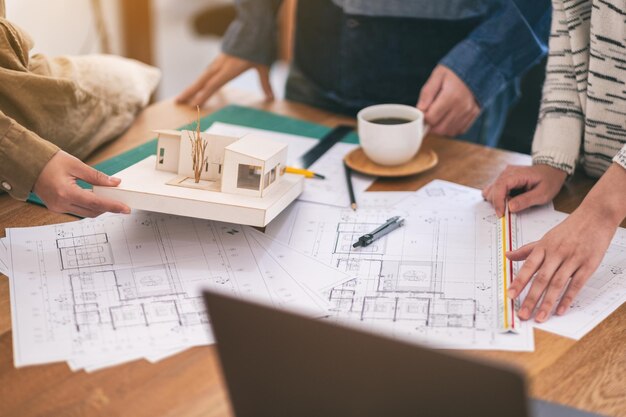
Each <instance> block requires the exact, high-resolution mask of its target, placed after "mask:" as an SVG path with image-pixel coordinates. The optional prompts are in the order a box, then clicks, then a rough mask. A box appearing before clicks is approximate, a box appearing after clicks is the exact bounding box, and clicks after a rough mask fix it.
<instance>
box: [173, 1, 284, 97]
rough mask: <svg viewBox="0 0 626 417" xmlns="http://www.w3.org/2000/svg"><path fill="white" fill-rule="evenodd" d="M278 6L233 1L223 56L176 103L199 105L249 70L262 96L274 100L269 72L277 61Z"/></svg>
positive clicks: (268, 3) (277, 4) (274, 3)
mask: <svg viewBox="0 0 626 417" xmlns="http://www.w3.org/2000/svg"><path fill="white" fill-rule="evenodd" d="M281 3H282V0H236V1H235V5H236V7H237V18H236V19H235V20H234V21H233V23H231V25H230V26H229V27H228V30H227V31H226V34H225V35H224V39H223V41H222V53H221V54H220V55H219V56H218V57H217V58H216V59H215V60H214V61H213V62H212V63H211V65H209V67H208V68H207V69H206V70H205V71H204V72H203V73H202V74H201V75H200V77H198V79H197V80H196V81H195V82H194V83H193V84H191V85H190V86H189V87H187V88H186V89H185V90H184V91H183V92H182V93H181V94H180V95H179V96H178V97H177V98H176V101H177V102H178V103H185V104H191V105H193V106H201V105H203V104H204V103H205V102H206V101H207V100H208V99H209V98H210V97H211V96H212V95H213V94H215V93H216V92H217V91H218V90H219V89H220V88H222V87H223V86H224V85H225V84H226V83H227V82H229V81H230V80H232V79H233V78H235V77H237V76H238V75H240V74H241V73H243V72H245V71H247V70H249V69H252V68H254V69H256V71H257V72H258V74H259V81H260V83H261V87H262V88H263V92H264V93H265V97H266V98H267V100H273V98H274V93H273V91H272V86H271V84H270V80H269V72H270V66H271V65H272V63H273V62H274V60H275V59H276V49H277V42H278V39H277V36H278V35H277V30H276V28H277V23H276V15H277V13H278V8H279V7H280V5H281Z"/></svg>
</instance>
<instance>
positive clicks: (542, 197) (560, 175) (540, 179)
mask: <svg viewBox="0 0 626 417" xmlns="http://www.w3.org/2000/svg"><path fill="white" fill-rule="evenodd" d="M566 178H567V173H566V172H565V171H561V170H560V169H557V168H552V167H551V166H548V165H533V166H515V165H509V166H508V167H506V169H505V170H504V171H502V173H501V174H500V175H499V176H498V178H497V179H496V180H495V181H494V182H493V184H491V185H489V186H487V187H486V188H485V189H484V190H483V198H484V199H485V200H487V201H489V202H490V203H491V205H492V206H493V207H494V208H495V210H496V214H497V215H498V216H499V217H502V216H503V215H504V209H505V205H506V199H507V197H508V195H509V193H510V192H511V190H515V189H520V188H521V189H524V192H523V193H522V194H519V195H517V196H516V197H513V198H511V199H510V200H509V210H510V211H511V212H512V213H516V212H518V211H522V210H524V209H526V208H528V207H532V206H536V205H541V204H546V203H547V202H549V201H552V199H553V198H554V197H555V196H556V195H557V194H558V193H559V190H560V189H561V187H562V186H563V183H564V182H565V179H566Z"/></svg>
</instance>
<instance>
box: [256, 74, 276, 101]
mask: <svg viewBox="0 0 626 417" xmlns="http://www.w3.org/2000/svg"><path fill="white" fill-rule="evenodd" d="M257 72H258V73H259V81H260V82H261V88H262V89H263V93H264V94H265V99H266V100H267V101H272V100H274V91H273V90H272V84H271V83H270V69H269V67H266V66H259V67H257Z"/></svg>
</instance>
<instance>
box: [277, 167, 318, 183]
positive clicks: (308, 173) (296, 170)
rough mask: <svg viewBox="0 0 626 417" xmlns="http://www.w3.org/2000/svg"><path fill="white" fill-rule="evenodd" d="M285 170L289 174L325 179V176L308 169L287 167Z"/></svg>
mask: <svg viewBox="0 0 626 417" xmlns="http://www.w3.org/2000/svg"><path fill="white" fill-rule="evenodd" d="M285 172H288V173H290V174H298V175H304V176H305V177H306V178H319V179H321V180H323V179H326V177H324V176H323V175H320V174H317V173H315V172H313V171H309V170H308V169H302V168H293V167H287V168H286V169H285Z"/></svg>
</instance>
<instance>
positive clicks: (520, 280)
mask: <svg viewBox="0 0 626 417" xmlns="http://www.w3.org/2000/svg"><path fill="white" fill-rule="evenodd" d="M520 249H521V248H520ZM544 257H545V250H544V249H543V248H539V247H534V248H533V249H532V251H531V252H530V255H528V257H527V258H526V262H524V265H522V267H521V268H520V270H519V271H518V273H517V275H516V276H515V278H514V279H513V282H512V283H511V286H510V287H509V293H508V296H509V297H510V298H512V299H514V298H516V297H518V296H519V295H520V294H521V293H522V291H523V290H524V288H525V287H526V285H527V284H528V283H529V282H530V279H531V278H532V277H533V275H535V272H537V271H538V270H539V268H541V266H542V264H543V261H544ZM509 259H510V258H509Z"/></svg>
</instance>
